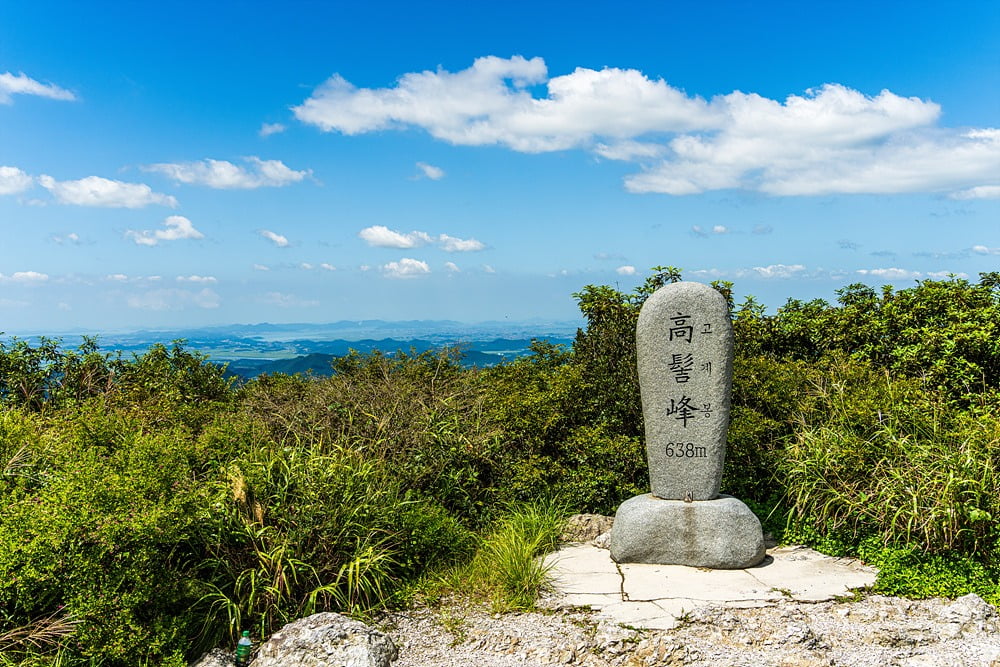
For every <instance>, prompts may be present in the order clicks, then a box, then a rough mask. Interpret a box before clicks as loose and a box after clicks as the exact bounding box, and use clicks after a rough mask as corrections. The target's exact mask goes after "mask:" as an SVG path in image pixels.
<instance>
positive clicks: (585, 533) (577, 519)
mask: <svg viewBox="0 0 1000 667" xmlns="http://www.w3.org/2000/svg"><path fill="white" fill-rule="evenodd" d="M614 522H615V519H614V517H610V516H604V515H601V514H574V515H573V516H571V517H570V518H568V519H566V523H565V524H564V525H563V529H562V534H560V535H559V539H560V540H562V541H563V542H590V541H592V540H595V539H597V538H598V537H599V536H600V535H601V534H603V533H606V532H608V531H609V530H611V526H612V524H614Z"/></svg>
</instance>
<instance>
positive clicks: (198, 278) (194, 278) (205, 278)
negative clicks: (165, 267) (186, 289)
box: [177, 275, 219, 284]
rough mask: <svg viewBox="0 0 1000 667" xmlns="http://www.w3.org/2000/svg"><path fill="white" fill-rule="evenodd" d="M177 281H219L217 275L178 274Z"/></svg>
mask: <svg viewBox="0 0 1000 667" xmlns="http://www.w3.org/2000/svg"><path fill="white" fill-rule="evenodd" d="M177 282H179V283H206V284H207V283H217V282H219V281H218V280H217V279H216V278H215V276H197V275H191V276H177Z"/></svg>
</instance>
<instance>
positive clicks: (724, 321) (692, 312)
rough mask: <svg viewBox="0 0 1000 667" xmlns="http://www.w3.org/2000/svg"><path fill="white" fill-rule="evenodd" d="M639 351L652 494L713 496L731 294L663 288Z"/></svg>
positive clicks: (720, 448) (650, 305) (725, 403)
mask: <svg viewBox="0 0 1000 667" xmlns="http://www.w3.org/2000/svg"><path fill="white" fill-rule="evenodd" d="M636 352H637V355H638V372H639V388H640V392H641V394H642V414H643V418H644V420H645V424H646V456H647V459H648V461H649V477H650V484H651V486H652V492H653V495H655V496H657V497H659V498H666V499H668V500H684V499H689V500H711V499H713V498H715V497H716V496H717V495H718V493H719V485H720V483H721V481H722V465H723V462H724V460H725V456H726V430H727V429H728V427H729V402H730V392H731V390H732V375H733V371H732V368H733V327H732V323H731V321H730V319H729V310H728V308H727V306H726V301H725V299H724V298H723V297H722V295H721V294H720V293H719V292H718V291H717V290H715V289H713V288H712V287H709V286H708V285H703V284H701V283H693V282H679V283H673V284H670V285H665V286H664V287H661V288H660V289H658V290H657V291H656V292H654V293H653V295H652V296H650V297H649V298H648V299H647V300H646V302H645V304H643V307H642V310H641V311H640V312H639V321H638V324H637V326H636Z"/></svg>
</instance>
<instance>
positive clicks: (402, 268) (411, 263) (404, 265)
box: [379, 257, 431, 278]
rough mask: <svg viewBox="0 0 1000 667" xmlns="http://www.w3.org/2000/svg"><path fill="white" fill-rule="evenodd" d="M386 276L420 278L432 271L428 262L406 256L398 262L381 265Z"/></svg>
mask: <svg viewBox="0 0 1000 667" xmlns="http://www.w3.org/2000/svg"><path fill="white" fill-rule="evenodd" d="M379 268H380V270H381V271H382V275H383V276H385V277H386V278H418V277H420V276H425V275H427V274H429V273H430V272H431V269H430V267H429V266H427V262H422V261H420V260H419V259H411V258H409V257H404V258H402V259H401V260H399V261H398V262H389V263H388V264H383V265H382V266H381V267H379Z"/></svg>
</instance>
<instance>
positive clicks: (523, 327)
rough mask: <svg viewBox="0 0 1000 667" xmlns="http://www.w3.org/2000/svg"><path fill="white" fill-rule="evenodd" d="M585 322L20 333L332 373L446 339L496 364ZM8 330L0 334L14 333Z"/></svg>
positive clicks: (247, 369)
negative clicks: (348, 363) (360, 358)
mask: <svg viewBox="0 0 1000 667" xmlns="http://www.w3.org/2000/svg"><path fill="white" fill-rule="evenodd" d="M579 326H582V322H576V321H543V320H528V321H519V322H507V321H503V322H501V321H493V322H477V323H471V324H470V323H467V322H455V321H451V320H409V321H388V320H356V321H355V320H341V321H339V322H332V323H327V324H312V323H305V324H270V323H261V324H232V325H226V326H213V327H199V328H188V329H174V330H155V331H151V330H144V331H131V332H106V333H102V332H73V333H63V334H37V333H31V334H27V335H19V336H18V337H19V338H21V339H24V340H27V341H29V342H32V343H37V341H38V338H39V337H40V335H47V336H49V337H50V338H58V339H60V340H61V341H62V344H63V345H64V346H66V347H76V346H77V345H79V344H80V342H81V341H82V336H84V335H88V336H92V337H95V338H96V339H97V342H98V345H99V346H100V348H101V349H102V350H104V351H120V352H122V353H123V354H125V355H126V356H128V355H130V354H141V353H143V352H145V351H146V350H148V349H149V347H150V346H151V345H154V344H156V343H163V344H166V345H169V344H171V343H172V342H173V341H176V340H183V341H184V346H185V348H187V349H190V350H196V351H198V352H201V353H203V354H206V355H208V357H209V359H210V360H211V361H213V362H215V363H220V364H222V363H225V364H228V372H229V373H230V374H231V375H235V376H239V377H241V378H244V379H247V378H253V377H256V376H257V375H260V374H262V373H272V374H273V373H289V374H291V373H306V372H311V373H313V374H314V375H329V374H330V373H331V372H332V368H331V362H332V361H333V359H334V357H339V356H343V355H345V354H348V353H349V352H350V351H351V350H356V351H358V352H362V353H366V352H371V351H373V350H379V351H381V352H384V353H386V354H393V353H395V352H397V351H398V350H403V351H406V352H409V351H410V350H413V351H415V352H424V351H426V350H431V349H435V348H439V347H442V346H446V345H449V346H450V345H455V346H458V347H459V348H460V349H461V351H462V353H463V355H464V357H463V360H462V363H463V364H465V365H467V366H492V365H495V364H497V363H500V362H502V361H504V360H510V359H515V358H517V357H519V356H522V355H524V354H527V353H528V351H529V347H530V345H531V341H532V340H533V339H541V340H548V341H550V342H553V343H563V344H572V342H573V339H574V337H575V335H576V331H577V327H579ZM8 338H9V336H3V337H2V338H0V340H3V339H8Z"/></svg>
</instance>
